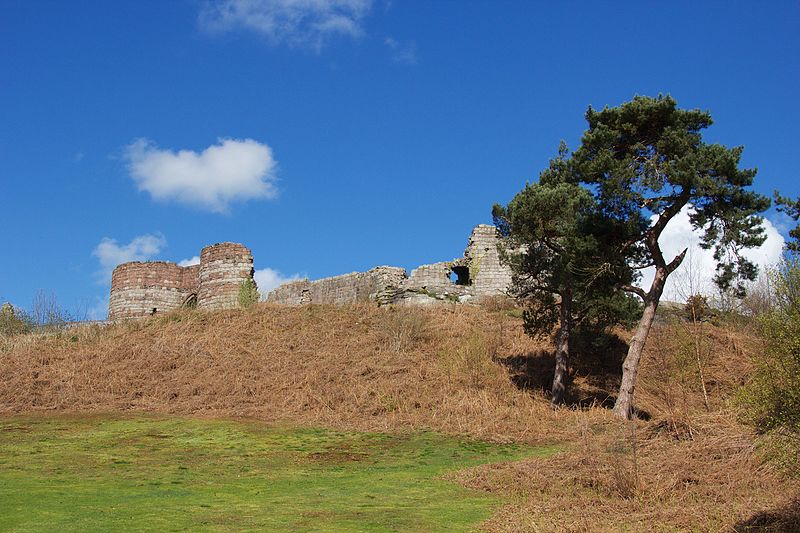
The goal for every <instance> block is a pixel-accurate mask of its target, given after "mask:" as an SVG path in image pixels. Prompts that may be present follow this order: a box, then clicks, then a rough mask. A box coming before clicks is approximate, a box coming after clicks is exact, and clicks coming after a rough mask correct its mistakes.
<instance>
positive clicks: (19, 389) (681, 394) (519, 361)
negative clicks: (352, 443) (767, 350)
mask: <svg viewBox="0 0 800 533" xmlns="http://www.w3.org/2000/svg"><path fill="white" fill-rule="evenodd" d="M699 327H700V329H692V328H691V327H690V325H687V324H686V323H684V322H680V321H673V322H672V323H669V324H662V325H661V326H659V327H658V328H657V329H656V330H655V331H654V333H653V336H652V337H651V339H650V341H649V342H648V350H647V351H646V354H645V358H644V363H643V367H642V369H641V373H640V384H639V389H638V390H637V402H638V405H639V406H640V407H641V408H642V410H643V415H645V416H646V417H648V418H649V419H648V420H644V421H638V422H633V423H628V424H624V423H620V422H618V421H616V420H614V419H613V418H612V417H611V416H610V414H609V412H608V410H607V409H605V408H603V406H604V405H608V404H610V403H611V402H613V393H614V391H615V389H616V386H617V385H618V379H619V376H618V374H617V372H618V369H619V363H620V357H621V356H622V354H623V353H624V348H625V346H624V343H622V342H617V343H616V344H613V343H612V344H607V345H604V346H601V347H597V348H596V351H595V353H593V354H592V356H591V357H588V356H587V355H586V354H584V356H583V360H580V359H579V360H578V361H576V364H575V368H574V370H573V381H574V387H573V389H574V390H573V394H572V398H571V400H572V402H573V408H567V409H561V410H559V411H552V410H551V409H550V408H549V405H548V402H547V399H546V398H545V396H544V394H543V389H544V390H546V389H547V386H548V385H549V383H548V382H549V380H550V379H551V378H552V354H551V353H550V351H549V348H550V347H549V344H548V343H546V342H545V343H539V342H535V341H533V340H531V339H530V338H528V337H527V336H526V335H525V334H524V332H523V331H522V328H521V323H520V320H519V319H518V318H514V317H513V316H510V315H509V313H508V312H507V310H503V309H495V310H486V309H480V308H476V307H471V306H453V307H441V308H435V309H406V308H376V307H374V306H351V307H327V306H308V307H299V308H286V307H274V306H269V305H263V304H259V305H257V306H254V308H252V309H250V310H247V311H223V312H214V313H200V312H184V313H177V314H174V315H168V316H163V317H158V318H155V319H151V320H148V321H143V322H131V323H126V324H118V325H114V326H109V327H105V328H99V327H94V328H84V329H79V330H75V331H70V332H68V333H66V334H62V335H59V336H49V337H34V336H28V337H15V338H14V339H13V340H8V339H6V340H5V341H4V343H0V413H2V414H12V413H21V412H36V411H53V410H56V411H64V412H86V411H96V412H109V411H128V410H137V411H152V412H159V413H172V414H190V415H201V416H226V417H253V418H258V419H262V420H267V421H286V422H290V423H297V424H304V425H307V424H311V425H324V426H329V427H335V428H342V429H357V430H405V429H411V428H422V427H424V428H432V429H435V430H440V431H444V432H448V433H458V434H467V435H471V436H474V437H480V438H486V439H491V440H497V441H517V442H527V443H559V444H561V445H562V452H561V453H558V454H557V455H555V456H553V457H550V458H547V459H532V460H529V461H521V462H516V463H508V464H501V465H487V466H484V467H479V468H476V469H472V470H468V471H465V472H461V473H458V474H457V475H455V476H454V478H455V479H457V480H458V481H460V482H461V483H463V484H465V485H468V486H471V487H475V488H478V489H481V490H487V491H490V492H495V493H502V494H506V495H508V496H510V498H511V501H512V502H513V503H512V504H510V505H508V506H506V507H505V508H503V509H502V510H501V511H500V512H499V513H498V514H496V515H495V516H494V517H493V518H492V519H491V520H490V521H489V522H487V524H485V526H486V528H487V529H490V530H495V531H617V530H622V531H645V530H658V531H662V530H665V531H682V530H692V531H751V530H752V531H755V530H773V531H792V530H796V529H798V528H800V518H798V516H800V512H798V504H797V500H794V499H793V494H796V493H797V492H796V491H797V486H796V484H794V483H793V482H790V481H789V480H785V479H781V478H780V476H779V475H778V474H777V473H776V472H774V471H773V470H772V469H771V468H770V467H768V466H765V465H764V464H762V462H761V461H760V460H759V456H758V453H757V449H756V446H755V444H754V443H755V441H754V437H753V435H751V434H750V433H749V432H748V430H747V429H746V428H743V427H742V426H741V425H739V424H738V423H737V422H736V417H735V411H734V409H733V407H732V406H731V398H732V395H733V393H734V392H735V390H736V389H737V388H738V387H739V386H740V385H741V384H742V383H744V382H745V381H746V380H747V376H748V374H749V372H750V362H749V355H748V354H750V353H753V352H754V351H755V350H758V349H760V343H759V342H758V341H757V340H756V339H755V338H754V337H752V336H750V335H747V334H746V332H742V331H736V330H734V329H732V328H730V327H727V328H721V327H715V326H711V325H708V324H703V325H701V326H699ZM623 336H624V333H623ZM698 360H699V364H698ZM701 374H702V376H703V379H702V380H700V379H699V378H700V375H701ZM703 386H705V389H706V393H705V394H703V388H704V387H703ZM706 397H707V399H708V402H706ZM706 404H707V405H706ZM770 528H771V529H770Z"/></svg>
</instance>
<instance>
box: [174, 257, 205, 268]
mask: <svg viewBox="0 0 800 533" xmlns="http://www.w3.org/2000/svg"><path fill="white" fill-rule="evenodd" d="M199 264H200V256H199V255H195V256H194V257H191V258H189V259H183V260H181V261H178V266H182V267H188V266H194V265H199Z"/></svg>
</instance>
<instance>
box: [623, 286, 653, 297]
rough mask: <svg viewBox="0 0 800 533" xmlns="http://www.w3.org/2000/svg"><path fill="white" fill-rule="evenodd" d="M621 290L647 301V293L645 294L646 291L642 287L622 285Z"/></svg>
mask: <svg viewBox="0 0 800 533" xmlns="http://www.w3.org/2000/svg"><path fill="white" fill-rule="evenodd" d="M620 289H622V290H623V291H625V292H632V293H634V294H635V295H637V296H638V297H639V298H641V299H642V300H646V299H647V293H646V292H644V289H642V288H641V287H636V286H634V285H622V286H620Z"/></svg>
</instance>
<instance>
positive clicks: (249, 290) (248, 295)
mask: <svg viewBox="0 0 800 533" xmlns="http://www.w3.org/2000/svg"><path fill="white" fill-rule="evenodd" d="M260 298H261V294H259V292H258V287H257V286H256V282H255V281H253V280H252V279H246V280H244V281H243V282H242V283H241V284H240V285H239V305H240V306H241V307H242V308H244V309H247V308H248V307H250V306H251V305H253V304H254V303H256V302H257V301H258V300H259V299H260Z"/></svg>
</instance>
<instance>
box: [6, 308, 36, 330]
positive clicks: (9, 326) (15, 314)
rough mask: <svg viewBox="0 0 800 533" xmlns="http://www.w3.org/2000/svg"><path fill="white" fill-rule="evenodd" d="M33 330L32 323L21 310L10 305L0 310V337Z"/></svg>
mask: <svg viewBox="0 0 800 533" xmlns="http://www.w3.org/2000/svg"><path fill="white" fill-rule="evenodd" d="M32 329H33V321H32V320H31V319H30V317H29V316H28V315H27V313H25V311H23V310H22V309H18V308H16V307H14V306H13V305H11V304H10V303H4V304H3V306H2V307H1V308H0V335H5V336H9V337H10V336H12V335H20V334H22V333H29V332H30V331H31V330H32Z"/></svg>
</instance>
